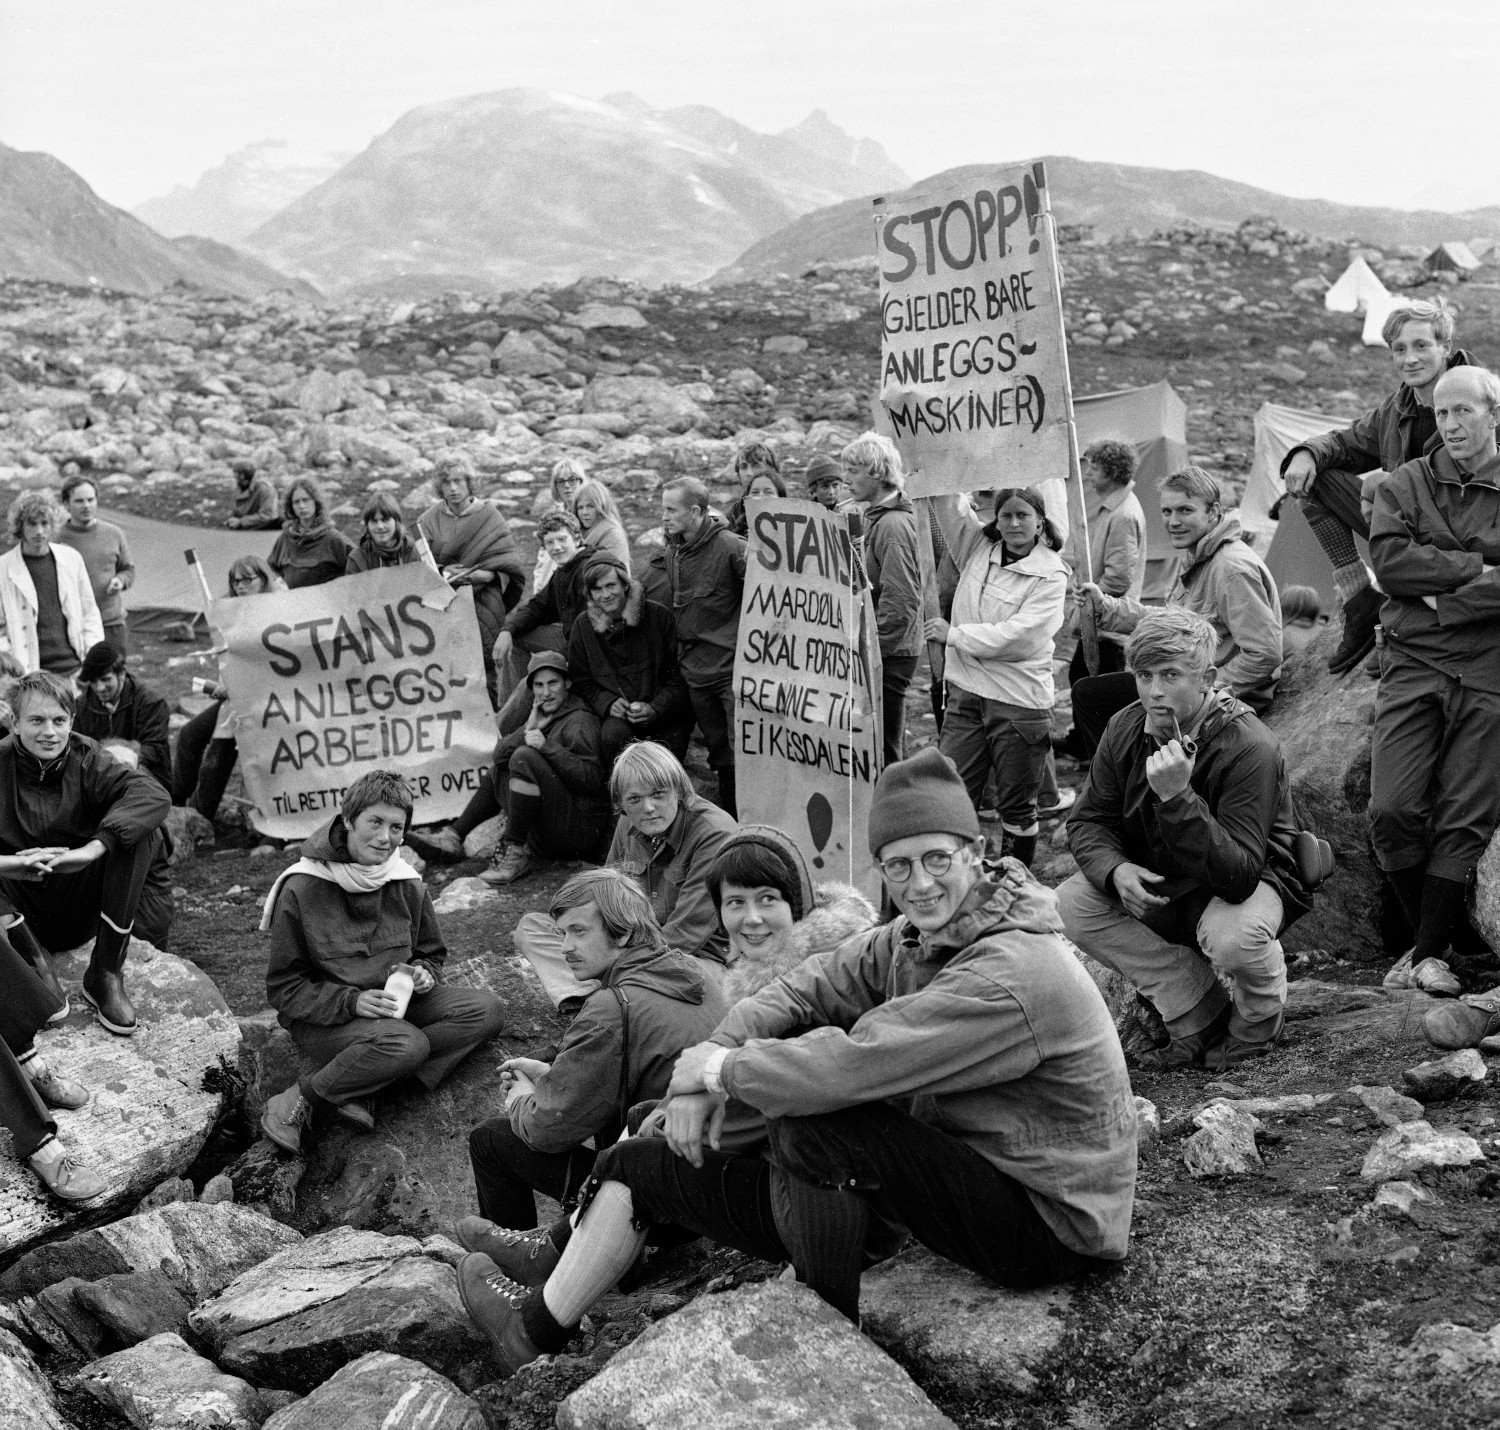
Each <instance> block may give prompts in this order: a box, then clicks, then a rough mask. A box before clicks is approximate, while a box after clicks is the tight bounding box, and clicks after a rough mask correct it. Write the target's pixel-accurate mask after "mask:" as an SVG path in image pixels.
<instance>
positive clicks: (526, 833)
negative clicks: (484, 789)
mask: <svg viewBox="0 0 1500 1430" xmlns="http://www.w3.org/2000/svg"><path fill="white" fill-rule="evenodd" d="M494 778H495V782H496V786H497V788H499V787H503V788H504V789H505V800H504V803H505V813H506V831H505V837H506V838H507V839H508V840H510V841H512V842H513V843H516V844H527V843H529V844H530V845H531V847H532V848H534V849H535V850H536V851H537V853H539V854H541V855H542V856H543V857H544V858H547V859H587V858H588V857H589V855H590V854H592V853H593V852H594V849H595V847H596V846H597V845H598V844H599V842H600V840H601V839H602V837H603V835H604V829H605V826H606V824H608V823H609V822H610V821H609V820H608V818H607V817H606V816H605V815H603V814H601V813H600V812H599V810H597V809H595V808H590V807H589V806H587V805H585V804H584V803H583V801H582V800H581V799H580V798H579V796H578V795H576V794H574V793H573V791H572V790H570V789H569V788H568V787H567V785H565V784H564V783H563V782H562V778H561V776H560V775H559V774H558V773H557V771H556V770H554V769H553V768H552V766H551V765H550V764H548V762H547V757H546V756H545V755H544V754H543V753H542V752H541V751H540V750H533V749H532V748H531V746H530V745H522V746H521V748H520V749H519V750H516V751H515V752H514V753H513V754H512V755H511V757H510V765H509V768H508V769H506V770H504V771H498V770H497V771H496V772H495V776H494ZM517 781H520V782H522V783H524V784H529V785H531V786H534V787H535V788H536V789H537V790H538V791H540V793H539V794H530V793H522V792H521V791H518V790H516V789H514V788H513V785H514V784H515V783H516V782H517Z"/></svg>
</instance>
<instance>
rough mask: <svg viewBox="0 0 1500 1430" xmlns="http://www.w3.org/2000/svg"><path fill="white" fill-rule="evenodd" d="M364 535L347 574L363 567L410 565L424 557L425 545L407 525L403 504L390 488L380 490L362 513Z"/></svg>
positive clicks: (354, 572) (361, 521)
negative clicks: (389, 490)
mask: <svg viewBox="0 0 1500 1430" xmlns="http://www.w3.org/2000/svg"><path fill="white" fill-rule="evenodd" d="M359 521H360V525H361V526H362V527H363V528H364V533H365V534H364V535H363V536H361V537H360V539H359V545H358V546H356V547H354V548H353V549H352V550H351V551H350V552H349V559H348V561H347V562H345V564H344V575H346V576H357V575H359V573H360V572H361V571H379V570H381V569H382V568H383V567H386V566H408V565H410V564H411V563H412V562H414V561H421V560H422V559H423V558H422V548H421V547H420V546H418V545H417V543H416V541H415V540H414V539H413V538H412V535H411V533H410V532H409V531H407V529H406V520H405V518H404V517H403V516H402V514H401V504H400V503H399V502H398V501H397V500H396V499H395V497H393V496H391V494H390V493H389V492H376V493H375V494H374V495H373V496H372V497H371V498H370V499H369V500H368V501H367V502H366V503H365V506H364V510H363V511H361V512H360V514H359Z"/></svg>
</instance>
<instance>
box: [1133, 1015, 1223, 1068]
mask: <svg viewBox="0 0 1500 1430" xmlns="http://www.w3.org/2000/svg"><path fill="white" fill-rule="evenodd" d="M1228 1031H1229V1009H1228V1008H1225V1009H1224V1010H1223V1011H1222V1012H1221V1013H1219V1015H1218V1016H1217V1017H1216V1018H1215V1019H1214V1020H1213V1022H1211V1023H1210V1024H1209V1025H1208V1026H1207V1027H1206V1028H1203V1029H1202V1030H1201V1031H1199V1032H1196V1033H1189V1034H1188V1035H1187V1036H1186V1037H1185V1038H1173V1039H1172V1041H1171V1042H1170V1043H1168V1044H1167V1045H1166V1047H1164V1048H1150V1049H1148V1050H1147V1051H1146V1052H1143V1053H1136V1054H1135V1055H1134V1059H1133V1061H1134V1062H1135V1065H1136V1066H1137V1067H1138V1068H1140V1069H1142V1070H1143V1071H1145V1072H1172V1071H1174V1070H1176V1069H1178V1068H1196V1067H1202V1066H1203V1065H1204V1058H1205V1056H1206V1055H1207V1053H1208V1051H1209V1049H1210V1048H1213V1047H1214V1046H1215V1045H1216V1044H1218V1043H1220V1042H1222V1041H1223V1038H1224V1034H1225V1033H1226V1032H1228Z"/></svg>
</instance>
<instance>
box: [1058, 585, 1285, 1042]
mask: <svg viewBox="0 0 1500 1430" xmlns="http://www.w3.org/2000/svg"><path fill="white" fill-rule="evenodd" d="M1217 645H1218V636H1217V634H1216V633H1215V631H1214V628H1213V627H1212V626H1211V625H1210V624H1209V623H1208V622H1207V621H1206V620H1205V619H1204V618H1203V617H1202V616H1200V615H1197V614H1196V613H1194V612H1192V611H1188V610H1184V609H1183V608H1181V607H1168V608H1166V609H1165V610H1160V611H1155V612H1152V613H1151V614H1150V615H1147V616H1146V617H1144V618H1143V619H1142V621H1141V622H1140V624H1139V625H1138V626H1137V627H1136V628H1135V632H1134V634H1133V635H1132V636H1131V637H1130V640H1129V641H1128V642H1127V644H1126V646H1125V659H1126V663H1127V665H1128V666H1129V668H1130V670H1131V673H1132V674H1133V675H1134V677H1135V682H1136V689H1137V691H1138V692H1139V696H1140V698H1139V700H1138V701H1136V702H1135V703H1134V704H1132V705H1129V706H1127V707H1126V708H1125V709H1124V710H1122V711H1121V712H1120V713H1119V714H1118V715H1116V716H1115V717H1114V719H1112V720H1111V721H1110V722H1109V725H1108V727H1107V728H1106V729H1105V732H1104V738H1103V739H1102V740H1101V741H1100V743H1099V748H1098V750H1097V751H1096V752H1095V754H1094V760H1093V764H1092V765H1091V766H1090V769H1089V779H1088V783H1087V784H1086V785H1085V786H1084V791H1083V794H1082V795H1081V796H1080V797H1079V800H1078V803H1077V804H1076V805H1075V806H1074V808H1073V813H1072V815H1071V816H1070V817H1069V820H1068V847H1069V848H1070V849H1071V850H1072V851H1073V857H1074V858H1075V859H1077V860H1078V867H1079V872H1078V873H1077V874H1074V875H1073V876H1072V877H1071V878H1070V879H1068V880H1067V881H1066V882H1065V883H1064V884H1063V885H1062V886H1061V887H1060V888H1059V889H1058V891H1057V901H1058V907H1059V908H1060V910H1061V912H1062V918H1063V925H1064V927H1065V928H1066V930H1067V934H1068V937H1069V938H1071V939H1072V940H1073V942H1074V943H1076V944H1077V945H1078V946H1079V947H1080V948H1081V949H1083V951H1084V952H1085V953H1087V954H1089V955H1090V956H1091V957H1093V958H1096V959H1098V961H1099V962H1100V963H1103V964H1106V965H1107V966H1108V967H1110V968H1113V969H1116V970H1117V971H1118V972H1120V973H1122V974H1124V976H1125V977H1126V978H1128V979H1129V980H1130V981H1131V982H1132V983H1133V984H1134V985H1135V986H1136V987H1137V988H1138V989H1139V990H1140V991H1141V993H1143V994H1144V995H1145V996H1146V997H1147V998H1148V999H1150V1000H1151V1002H1152V1003H1153V1004H1154V1005H1155V1006H1156V1010H1157V1011H1158V1012H1159V1013H1160V1014H1161V1016H1162V1018H1163V1019H1164V1020H1165V1022H1166V1025H1167V1031H1168V1032H1169V1033H1170V1034H1171V1042H1170V1043H1169V1044H1168V1045H1167V1046H1166V1047H1164V1048H1160V1049H1157V1050H1155V1051H1152V1052H1147V1053H1143V1054H1141V1055H1140V1057H1139V1062H1140V1064H1141V1065H1142V1066H1143V1067H1148V1068H1158V1069H1160V1068H1175V1067H1187V1066H1192V1065H1205V1066H1208V1067H1211V1068H1215V1069H1223V1068H1226V1067H1231V1066H1234V1065H1235V1064H1237V1063H1241V1062H1244V1061H1245V1060H1246V1059H1247V1058H1251V1057H1255V1056H1257V1055H1258V1054H1261V1053H1265V1052H1267V1051H1269V1049H1270V1048H1271V1047H1272V1046H1273V1044H1274V1043H1275V1042H1276V1040H1277V1039H1278V1038H1279V1037H1280V1036H1281V1024H1282V1015H1283V1012H1284V1009H1285V1007H1286V960H1285V959H1284V957H1283V956H1282V950H1281V943H1280V941H1279V936H1280V934H1281V932H1282V930H1283V929H1285V928H1286V926H1287V925H1288V924H1290V923H1291V922H1292V921H1293V920H1294V919H1297V918H1300V917H1301V916H1302V915H1303V914H1304V913H1306V912H1307V910H1308V906H1309V904H1308V896H1307V894H1306V893H1305V892H1304V891H1303V888H1302V885H1301V883H1300V882H1299V881H1298V879H1297V873H1296V860H1295V856H1294V854H1293V848H1294V839H1295V836H1296V833H1297V827H1296V824H1295V822H1294V815H1293V811H1292V799H1291V792H1290V788H1289V786H1288V783H1287V775H1286V766H1285V763H1284V762H1283V760H1282V756H1281V746H1280V745H1279V744H1278V743H1277V740H1276V737H1275V736H1274V735H1273V734H1271V732H1270V731H1269V730H1267V729H1266V727H1265V726H1264V725H1262V724H1261V722H1260V721H1259V720H1258V719H1257V718H1256V716H1255V715H1254V714H1253V713H1252V712H1251V711H1250V710H1249V708H1248V707H1246V706H1245V705H1244V704H1242V703H1241V702H1240V701H1238V700H1236V699H1235V698H1234V696H1233V695H1231V694H1230V693H1229V692H1228V691H1227V690H1224V689H1221V688H1219V687H1217V685H1216V683H1215V682H1216V680H1217V678H1218V674H1219V672H1218V670H1217V668H1216V667H1215V665H1214V650H1215V648H1216V646H1217ZM1220 975H1223V976H1224V977H1225V978H1227V980H1228V981H1229V984H1230V989H1231V991H1230V992H1229V993H1226V992H1225V991H1224V987H1223V985H1222V984H1221V983H1220V981H1219V979H1220Z"/></svg>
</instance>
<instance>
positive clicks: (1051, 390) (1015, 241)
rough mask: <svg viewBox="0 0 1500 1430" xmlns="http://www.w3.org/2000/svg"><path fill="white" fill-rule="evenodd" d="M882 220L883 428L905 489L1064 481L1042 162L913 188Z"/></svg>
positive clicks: (1066, 422)
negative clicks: (897, 456) (897, 454)
mask: <svg viewBox="0 0 1500 1430" xmlns="http://www.w3.org/2000/svg"><path fill="white" fill-rule="evenodd" d="M965 173H967V174H970V175H973V174H974V171H973V170H966V171H965ZM875 226H876V244H877V251H878V258H879V264H880V312H881V346H880V371H881V378H880V406H881V409H882V411H883V414H884V421H883V423H882V428H883V430H885V431H887V432H888V434H889V435H890V436H892V437H893V438H894V439H895V442H896V445H897V446H898V447H899V448H900V449H901V455H902V458H903V460H904V461H905V463H906V465H907V468H908V469H909V472H910V477H909V479H908V482H907V487H906V491H907V495H908V496H914V497H918V496H932V495H937V494H939V493H954V492H972V491H976V490H978V489H980V488H985V487H996V486H1036V485H1040V484H1041V483H1043V482H1048V481H1058V482H1062V481H1066V480H1067V478H1068V475H1069V471H1070V466H1071V462H1070V455H1069V426H1070V423H1071V419H1072V400H1071V395H1070V392H1069V386H1068V360H1067V347H1066V344H1065V342H1064V338H1063V324H1062V306H1061V295H1060V286H1061V284H1060V278H1059V273H1058V267H1057V251H1056V246H1055V243H1054V241H1053V234H1052V223H1051V213H1050V211H1049V209H1048V205H1047V181H1046V174H1045V170H1044V168H1043V166H1042V164H1041V163H1040V162H1038V163H1034V164H1025V165H1014V166H1005V167H997V168H995V169H994V170H989V171H984V172H982V173H980V174H979V175H977V176H974V177H970V178H969V179H967V180H966V181H965V182H963V183H962V184H959V183H957V182H950V183H947V184H945V185H943V186H941V187H934V188H932V189H930V190H923V191H921V192H920V193H919V194H917V195H916V196H912V195H910V194H908V195H905V196H903V199H902V204H901V207H900V209H899V210H898V211H894V212H892V211H887V210H886V209H885V207H884V205H883V201H882V202H880V203H878V204H877V208H876V217H875ZM1061 495H1062V492H1061V488H1059V489H1058V496H1059V506H1061V505H1062V503H1061V500H1060V499H1061ZM1049 506H1050V503H1049ZM1062 515H1063V513H1062V512H1061V511H1060V510H1059V511H1058V512H1056V513H1054V516H1055V517H1061V516H1062Z"/></svg>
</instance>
